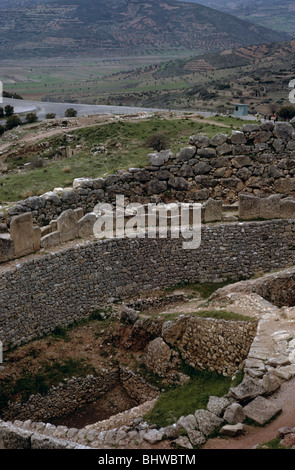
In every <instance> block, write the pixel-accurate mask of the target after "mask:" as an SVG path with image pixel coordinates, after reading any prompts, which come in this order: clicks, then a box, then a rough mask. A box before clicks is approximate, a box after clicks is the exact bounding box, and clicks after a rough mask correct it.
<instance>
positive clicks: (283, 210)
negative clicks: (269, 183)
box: [280, 199, 295, 219]
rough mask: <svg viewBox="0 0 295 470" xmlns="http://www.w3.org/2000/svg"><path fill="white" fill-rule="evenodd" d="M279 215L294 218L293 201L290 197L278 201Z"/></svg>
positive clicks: (294, 203)
mask: <svg viewBox="0 0 295 470" xmlns="http://www.w3.org/2000/svg"><path fill="white" fill-rule="evenodd" d="M280 217H282V218H286V219H294V218H295V201H294V200H292V199H281V201H280Z"/></svg>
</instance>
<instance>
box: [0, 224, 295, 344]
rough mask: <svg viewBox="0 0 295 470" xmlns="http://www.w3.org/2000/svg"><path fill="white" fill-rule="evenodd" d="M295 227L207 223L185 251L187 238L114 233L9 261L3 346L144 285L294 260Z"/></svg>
mask: <svg viewBox="0 0 295 470" xmlns="http://www.w3.org/2000/svg"><path fill="white" fill-rule="evenodd" d="M294 231H295V224H294V221H292V220H274V221H264V222H248V223H232V224H219V225H205V226H203V227H202V242H201V246H200V247H199V248H198V249H194V250H186V249H183V245H182V243H183V240H182V239H180V238H179V239H171V238H167V239H133V240H131V239H113V240H102V241H97V242H86V243H83V244H82V245H79V246H77V247H75V248H70V249H69V248H68V249H66V248H64V249H63V250H60V251H57V252H55V253H50V254H46V255H38V256H34V258H31V259H28V260H27V261H24V262H22V263H21V262H20V263H18V265H16V266H14V267H8V266H6V265H5V264H4V265H2V266H1V268H0V298H1V305H0V338H1V341H2V342H3V345H4V348H7V347H11V346H18V345H20V344H23V343H26V342H28V341H30V340H33V339H35V338H37V337H40V336H42V335H44V334H45V333H48V332H50V331H53V330H54V329H55V328H56V327H57V326H67V325H69V324H71V323H73V322H74V321H77V320H80V319H82V318H85V317H87V316H88V315H90V314H91V313H92V312H93V311H95V310H96V309H97V308H98V307H101V306H103V305H106V304H107V303H108V302H113V301H115V300H122V299H123V298H126V297H128V296H133V295H135V294H137V293H138V292H140V291H142V292H144V291H146V292H147V291H150V290H152V289H154V288H159V287H165V286H171V285H175V284H177V283H179V282H182V281H188V282H214V281H219V280H221V279H228V278H230V279H232V280H239V279H240V278H249V277H251V276H253V275H254V274H255V273H258V272H270V271H272V270H276V269H279V268H284V267H287V266H291V265H294V264H295V251H294ZM5 266H6V267H5Z"/></svg>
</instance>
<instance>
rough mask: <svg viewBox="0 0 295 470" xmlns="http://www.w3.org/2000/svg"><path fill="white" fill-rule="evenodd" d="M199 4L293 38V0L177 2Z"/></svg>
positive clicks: (294, 7)
mask: <svg viewBox="0 0 295 470" xmlns="http://www.w3.org/2000/svg"><path fill="white" fill-rule="evenodd" d="M179 1H189V2H191V3H198V4H199V3H200V4H202V5H206V6H208V7H210V8H215V9H216V10H220V11H223V12H226V13H230V14H232V15H235V16H237V17H239V18H243V19H244V20H247V21H251V22H252V23H255V24H259V25H261V26H265V27H267V28H271V29H273V30H276V31H278V32H282V31H284V32H286V33H288V34H289V35H290V36H292V37H293V38H294V37H295V3H294V0H279V1H276V2H273V1H272V0H235V1H233V0H223V1H220V0H179Z"/></svg>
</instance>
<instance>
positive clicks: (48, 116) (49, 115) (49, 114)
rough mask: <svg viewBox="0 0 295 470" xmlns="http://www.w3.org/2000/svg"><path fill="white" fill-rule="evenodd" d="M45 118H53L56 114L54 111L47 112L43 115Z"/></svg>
mask: <svg viewBox="0 0 295 470" xmlns="http://www.w3.org/2000/svg"><path fill="white" fill-rule="evenodd" d="M45 118H46V119H55V118H56V114H54V113H47V114H46V116H45Z"/></svg>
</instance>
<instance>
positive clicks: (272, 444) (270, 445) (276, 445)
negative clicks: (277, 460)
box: [257, 438, 286, 450]
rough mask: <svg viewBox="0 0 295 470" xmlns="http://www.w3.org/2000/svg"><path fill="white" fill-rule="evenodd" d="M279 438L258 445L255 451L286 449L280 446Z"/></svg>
mask: <svg viewBox="0 0 295 470" xmlns="http://www.w3.org/2000/svg"><path fill="white" fill-rule="evenodd" d="M280 442H281V438H274V439H272V440H270V441H268V442H264V443H263V444H260V445H259V446H258V447H257V449H272V450H274V449H286V447H284V446H282V445H280Z"/></svg>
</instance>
